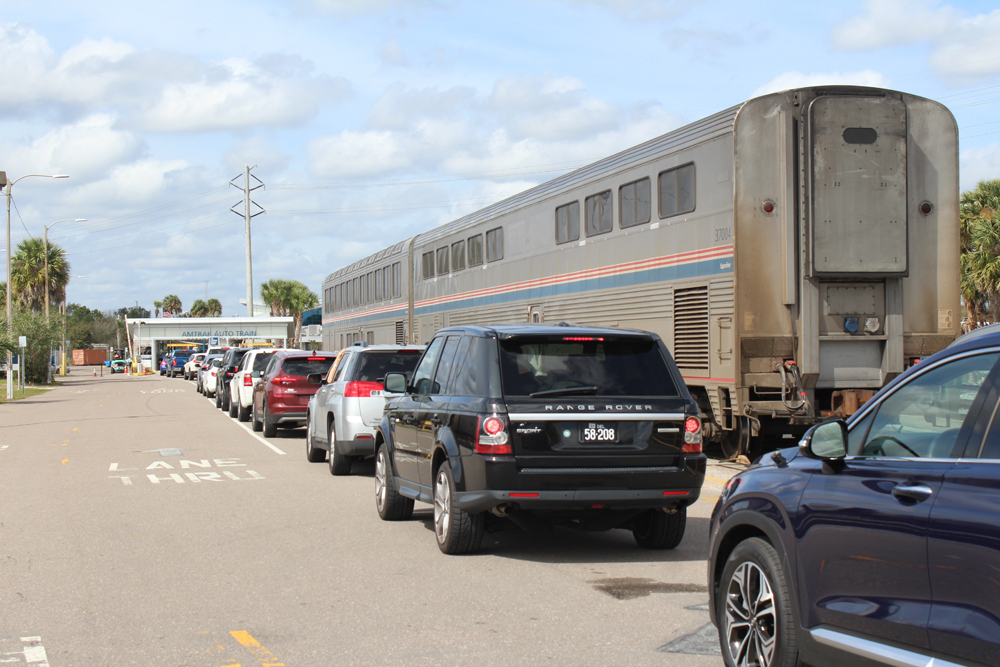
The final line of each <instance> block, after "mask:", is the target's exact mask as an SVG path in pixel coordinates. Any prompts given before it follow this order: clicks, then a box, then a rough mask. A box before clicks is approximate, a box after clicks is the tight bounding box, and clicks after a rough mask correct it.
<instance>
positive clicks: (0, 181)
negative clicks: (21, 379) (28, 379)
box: [0, 171, 69, 401]
mask: <svg viewBox="0 0 1000 667" xmlns="http://www.w3.org/2000/svg"><path fill="white" fill-rule="evenodd" d="M0 176H2V178H0V186H2V185H6V186H7V190H6V195H7V326H8V328H10V329H13V326H14V320H13V315H12V314H11V307H10V306H11V304H10V300H11V295H10V256H11V255H12V254H13V253H12V252H11V248H10V189H11V187H12V186H13V185H14V184H15V183H17V182H18V181H19V180H21V179H22V178H28V177H29V176H38V177H39V178H69V176H67V175H66V174H25V175H24V176H21V177H19V178H15V179H14V180H13V181H8V180H7V172H4V171H0ZM13 367H14V357H13V355H12V354H11V353H10V350H8V351H7V400H8V401H12V400H14V377H13V375H12V374H11V369H12V368H13ZM22 367H23V363H22ZM22 372H23V371H22Z"/></svg>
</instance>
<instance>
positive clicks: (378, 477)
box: [375, 449, 388, 512]
mask: <svg viewBox="0 0 1000 667" xmlns="http://www.w3.org/2000/svg"><path fill="white" fill-rule="evenodd" d="M387 477H388V475H387V474H386V461H385V450H384V449H379V452H378V456H376V457H375V506H376V507H377V508H378V511H379V512H384V511H385V493H386V487H385V485H386V479H387Z"/></svg>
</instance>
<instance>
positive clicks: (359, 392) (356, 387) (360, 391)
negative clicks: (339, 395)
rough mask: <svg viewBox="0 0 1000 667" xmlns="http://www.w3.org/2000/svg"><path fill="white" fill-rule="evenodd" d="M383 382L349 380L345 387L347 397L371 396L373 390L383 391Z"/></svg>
mask: <svg viewBox="0 0 1000 667" xmlns="http://www.w3.org/2000/svg"><path fill="white" fill-rule="evenodd" d="M384 389H385V387H383V386H382V383H381V382H348V383H347V386H346V387H344V397H345V398H371V396H372V392H373V391H383V390H384Z"/></svg>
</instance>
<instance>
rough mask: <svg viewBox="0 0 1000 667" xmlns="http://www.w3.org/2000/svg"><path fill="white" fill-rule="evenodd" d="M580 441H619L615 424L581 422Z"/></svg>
mask: <svg viewBox="0 0 1000 667" xmlns="http://www.w3.org/2000/svg"><path fill="white" fill-rule="evenodd" d="M580 442H618V429H617V428H615V425H614V424H581V425H580Z"/></svg>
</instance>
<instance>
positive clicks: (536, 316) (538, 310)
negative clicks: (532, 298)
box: [528, 305, 545, 324]
mask: <svg viewBox="0 0 1000 667" xmlns="http://www.w3.org/2000/svg"><path fill="white" fill-rule="evenodd" d="M544 321H545V307H544V306H542V305H537V306H530V307H529V308H528V322H529V323H531V324H541V323H542V322H544Z"/></svg>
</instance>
